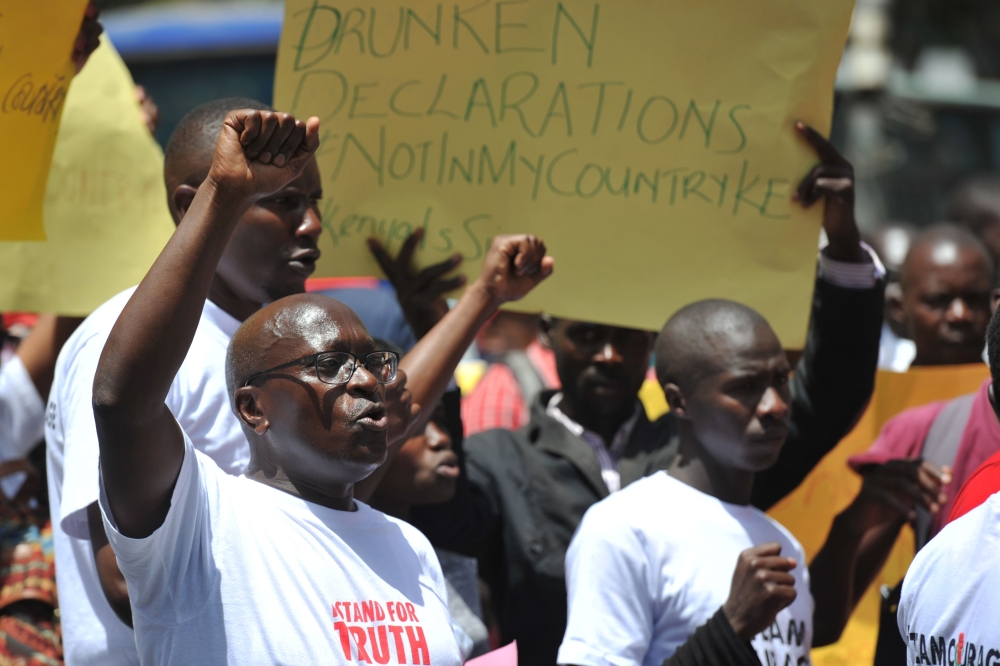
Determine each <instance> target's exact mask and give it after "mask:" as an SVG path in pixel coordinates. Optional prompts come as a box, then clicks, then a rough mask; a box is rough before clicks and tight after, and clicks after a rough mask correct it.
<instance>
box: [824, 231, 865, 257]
mask: <svg viewBox="0 0 1000 666" xmlns="http://www.w3.org/2000/svg"><path fill="white" fill-rule="evenodd" d="M827 239H828V240H829V241H830V243H829V245H827V246H826V247H825V248H823V254H824V255H825V256H826V257H827V258H828V259H833V260H834V261H842V262H844V263H849V264H861V263H865V262H867V261H870V257H869V256H868V253H867V252H865V250H864V248H863V247H861V234H859V233H857V231H855V232H854V233H846V234H840V235H838V236H830V235H829V234H828V235H827Z"/></svg>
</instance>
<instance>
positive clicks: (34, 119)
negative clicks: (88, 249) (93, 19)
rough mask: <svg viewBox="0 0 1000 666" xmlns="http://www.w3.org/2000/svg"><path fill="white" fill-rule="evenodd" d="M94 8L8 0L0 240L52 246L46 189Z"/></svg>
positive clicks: (3, 31)
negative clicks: (76, 58) (45, 218)
mask: <svg viewBox="0 0 1000 666" xmlns="http://www.w3.org/2000/svg"><path fill="white" fill-rule="evenodd" d="M86 4H87V0H31V1H30V2H28V1H27V0H0V137H2V139H3V145H4V154H5V155H6V156H7V160H6V163H7V164H6V168H5V169H4V173H3V178H0V240H45V229H44V227H43V225H42V200H43V198H44V196H45V181H46V178H47V177H48V174H49V163H50V162H51V161H52V149H53V147H54V146H55V143H56V132H57V131H58V129H59V117H60V115H61V114H62V110H63V103H64V102H65V100H66V91H67V89H68V88H69V83H70V81H71V80H72V78H73V71H74V66H73V62H72V60H71V57H72V54H73V42H74V40H75V38H76V35H77V33H78V32H79V31H80V23H81V22H82V20H83V10H84V8H85V7H86Z"/></svg>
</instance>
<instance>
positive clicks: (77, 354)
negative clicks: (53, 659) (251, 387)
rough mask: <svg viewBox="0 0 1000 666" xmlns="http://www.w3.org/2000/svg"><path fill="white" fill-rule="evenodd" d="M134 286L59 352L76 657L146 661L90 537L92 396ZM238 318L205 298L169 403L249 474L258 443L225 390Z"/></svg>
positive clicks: (199, 442)
mask: <svg viewBox="0 0 1000 666" xmlns="http://www.w3.org/2000/svg"><path fill="white" fill-rule="evenodd" d="M133 291H134V289H128V290H126V291H124V292H122V293H120V294H118V295H117V296H115V297H114V298H112V299H111V300H109V301H108V302H106V303H104V304H103V305H102V306H101V307H99V308H98V309H97V310H95V311H94V312H93V314H91V315H90V316H89V317H87V319H86V320H85V321H84V322H83V323H82V324H81V325H80V327H79V328H78V329H77V330H76V331H75V332H74V333H73V335H72V336H70V338H69V340H67V342H66V344H65V345H64V346H63V349H62V352H60V354H59V359H58V361H57V362H56V370H55V379H54V381H53V384H52V391H51V392H50V394H49V405H48V410H47V413H46V419H45V421H46V427H45V441H46V445H47V456H48V477H49V501H50V504H51V507H52V533H53V545H54V546H55V551H56V580H57V584H58V586H59V603H60V606H61V613H62V630H63V647H64V650H65V655H66V663H67V665H68V666H89V665H91V664H93V665H97V664H100V665H101V666H118V665H126V664H127V665H134V664H138V663H139V657H138V654H137V653H136V649H135V638H134V634H133V632H132V630H131V629H130V628H129V627H127V626H126V625H125V624H124V623H122V621H121V620H119V619H118V616H117V615H115V614H114V611H112V609H111V606H110V605H109V604H108V602H107V600H106V599H105V597H104V593H103V592H102V590H101V585H100V580H99V579H98V577H97V568H96V565H95V563H94V554H93V550H92V548H91V545H90V541H89V531H88V527H87V514H86V508H87V506H89V505H90V504H93V503H94V502H96V501H97V499H98V497H99V494H100V486H99V484H98V457H99V448H98V443H97V431H96V429H95V427H94V411H93V408H92V406H91V397H92V393H93V384H94V374H95V373H96V372H97V364H98V361H99V360H100V357H101V351H102V350H103V349H104V343H105V342H106V341H107V339H108V336H109V335H110V334H111V329H112V327H113V326H114V324H115V322H116V321H117V320H118V315H119V314H121V311H122V309H123V308H124V307H125V304H126V303H127V302H128V299H129V298H130V297H131V295H132V292H133ZM239 325H240V322H239V321H238V320H237V319H235V318H233V317H231V316H230V315H228V314H226V313H225V312H224V311H223V310H222V309H221V308H219V307H218V306H217V305H215V304H214V303H212V302H211V301H206V303H205V308H204V310H203V311H202V315H201V321H200V322H199V324H198V330H197V332H196V333H195V336H194V340H193V342H192V343H191V348H190V350H189V351H188V355H187V357H186V358H185V359H184V363H183V364H182V365H181V368H180V370H179V371H178V373H177V376H176V377H175V378H174V382H173V384H172V385H171V387H170V393H169V394H168V396H167V400H166V404H167V407H168V408H169V409H170V411H171V412H172V413H173V414H174V416H175V417H176V418H177V419H178V421H179V422H180V424H181V426H182V427H183V428H184V430H185V432H187V433H188V435H189V436H190V437H191V440H192V442H194V445H195V448H197V449H199V450H201V451H204V452H205V453H207V454H208V455H209V456H211V457H212V459H213V460H215V461H216V463H217V464H218V465H219V466H220V467H221V468H222V469H223V470H224V471H226V472H228V473H230V474H242V473H243V472H244V471H245V470H246V466H247V464H248V463H249V460H250V446H249V444H248V443H247V440H246V436H245V435H244V434H243V431H242V429H241V427H240V424H239V421H238V420H237V418H236V415H235V414H233V412H232V409H231V408H230V406H229V394H228V391H227V390H226V373H225V361H226V348H227V347H228V345H229V340H230V338H231V337H232V336H233V334H234V333H235V332H236V329H237V328H239Z"/></svg>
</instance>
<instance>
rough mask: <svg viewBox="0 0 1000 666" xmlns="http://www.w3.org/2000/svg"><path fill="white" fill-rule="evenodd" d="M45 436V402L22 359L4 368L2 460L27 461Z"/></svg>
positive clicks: (0, 376) (0, 374)
mask: <svg viewBox="0 0 1000 666" xmlns="http://www.w3.org/2000/svg"><path fill="white" fill-rule="evenodd" d="M44 434H45V401H44V400H43V399H42V396H40V395H38V389H36V388H35V384H34V382H32V381H31V376H30V375H29V374H28V369H27V368H25V367H24V363H23V362H22V361H21V359H20V358H19V357H18V356H16V355H15V356H14V357H13V358H12V359H11V360H10V361H9V362H8V363H4V365H3V367H2V368H0V461H4V460H14V459H17V458H23V457H25V456H26V455H28V454H29V453H30V452H31V449H33V448H34V446H35V445H36V444H38V442H40V441H41V439H42V437H43V436H44Z"/></svg>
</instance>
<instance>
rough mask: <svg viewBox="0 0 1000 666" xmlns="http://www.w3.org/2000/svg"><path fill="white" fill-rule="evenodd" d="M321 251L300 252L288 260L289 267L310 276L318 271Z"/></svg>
mask: <svg viewBox="0 0 1000 666" xmlns="http://www.w3.org/2000/svg"><path fill="white" fill-rule="evenodd" d="M317 259H319V250H299V251H298V252H295V253H294V254H292V256H291V257H289V259H288V265H289V266H290V267H291V268H292V269H293V270H295V271H297V272H299V273H302V274H303V275H306V276H309V275H312V274H313V271H315V270H316V260H317Z"/></svg>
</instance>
